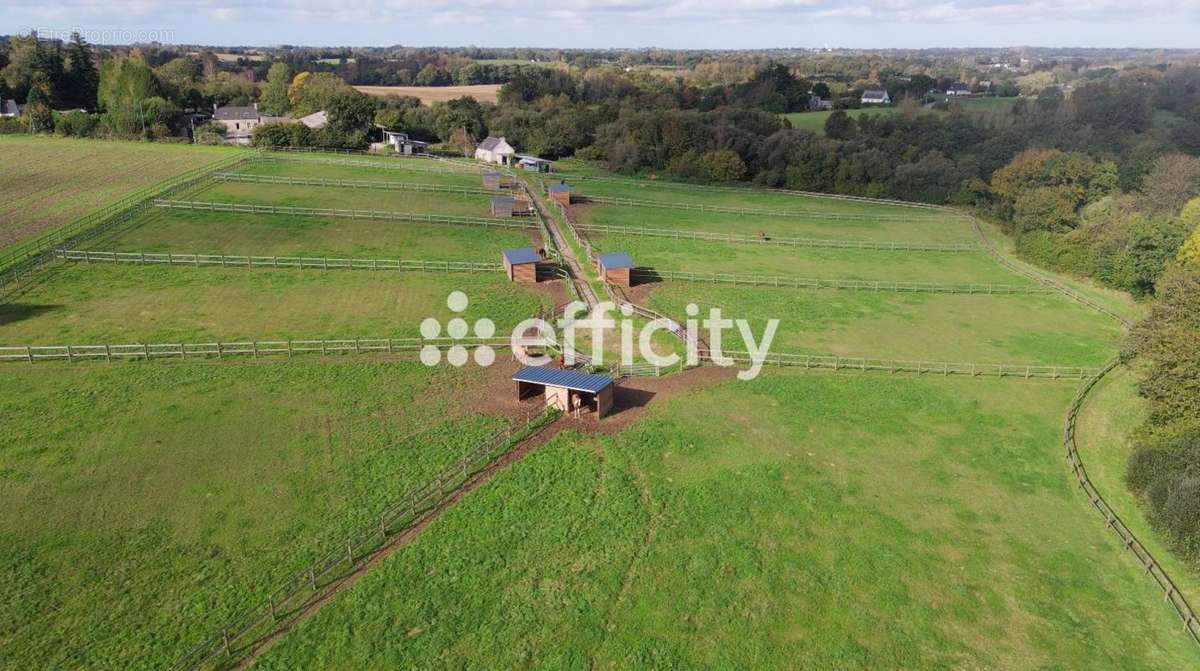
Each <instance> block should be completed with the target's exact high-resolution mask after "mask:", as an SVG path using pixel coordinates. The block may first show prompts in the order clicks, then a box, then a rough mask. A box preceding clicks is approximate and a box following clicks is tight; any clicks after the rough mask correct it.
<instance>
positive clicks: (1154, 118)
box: [0, 36, 1200, 562]
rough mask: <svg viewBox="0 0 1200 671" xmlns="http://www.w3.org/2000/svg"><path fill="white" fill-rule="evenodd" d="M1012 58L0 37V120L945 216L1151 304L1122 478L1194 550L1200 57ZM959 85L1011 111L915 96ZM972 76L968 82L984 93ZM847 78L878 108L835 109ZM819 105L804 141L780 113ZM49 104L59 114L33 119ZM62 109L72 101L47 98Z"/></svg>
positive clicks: (1199, 532) (70, 132) (845, 97)
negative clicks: (455, 95)
mask: <svg viewBox="0 0 1200 671" xmlns="http://www.w3.org/2000/svg"><path fill="white" fill-rule="evenodd" d="M1032 56H1033V57H1030V58H1026V53H1025V52H1023V51H1020V50H976V51H966V50H964V51H929V52H895V53H892V52H877V53H867V52H863V53H813V52H795V53H794V52H757V53H747V52H726V53H720V52H702V51H695V52H691V51H658V50H643V51H637V52H630V51H612V52H605V51H590V52H585V51H580V52H562V51H554V50H495V49H491V50H489V49H406V48H402V47H392V48H382V49H308V48H302V47H282V48H278V49H274V50H241V51H240V52H238V51H235V52H234V53H225V54H223V56H222V57H219V56H218V55H217V53H215V52H213V51H212V50H207V49H202V48H194V49H192V48H183V47H179V48H168V47H162V46H142V47H138V48H132V49H131V48H119V49H113V48H108V49H100V50H97V49H94V48H92V47H91V46H89V45H87V44H86V43H84V42H83V41H82V40H81V39H78V38H76V39H74V40H72V41H69V42H67V43H65V44H62V43H57V42H50V41H44V40H38V39H36V37H33V36H28V37H9V38H3V39H2V41H0V98H15V99H17V100H18V101H20V102H22V103H25V104H26V105H27V106H26V108H25V114H24V115H23V116H22V117H21V118H19V119H0V132H21V133H29V132H37V133H55V134H58V135H66V136H97V137H116V138H130V139H133V138H139V139H148V140H149V139H153V140H161V141H191V140H192V139H193V138H194V140H195V141H200V142H213V141H217V140H218V139H219V133H220V129H219V128H217V127H214V126H211V125H200V126H198V127H193V126H194V124H195V117H193V116H192V115H191V114H190V113H194V112H198V111H199V112H202V111H206V110H211V108H212V106H213V105H247V104H251V103H257V104H258V105H259V108H260V110H261V111H262V112H263V113H264V114H268V115H273V116H292V117H298V116H301V115H303V114H307V113H310V112H314V111H317V110H326V111H327V112H328V114H329V119H330V124H329V126H328V127H327V128H325V129H322V130H320V131H313V130H310V129H308V128H306V127H304V126H302V125H298V124H287V123H271V124H264V125H263V126H260V127H259V128H258V129H256V132H255V138H254V140H255V143H256V144H258V145H260V146H278V145H301V146H330V147H359V148H361V147H364V146H365V145H366V143H367V141H368V137H369V133H370V131H371V129H372V128H373V127H374V125H379V126H382V127H385V128H390V129H395V130H403V131H406V132H408V133H410V134H411V135H412V136H413V137H415V138H417V139H422V140H428V141H431V142H435V143H442V146H443V147H444V148H445V149H446V150H452V151H462V152H464V153H469V152H470V151H471V148H472V147H473V143H474V142H475V141H477V140H479V139H482V138H483V137H485V136H487V135H489V134H495V135H504V136H506V137H507V138H508V139H509V141H510V142H511V143H513V144H514V145H515V146H517V147H519V148H520V149H521V150H523V151H526V152H529V153H534V154H539V155H541V156H544V157H547V158H551V159H557V158H561V157H567V156H575V157H579V158H584V159H591V160H594V161H599V162H602V163H603V164H605V165H606V166H607V167H608V168H609V169H610V170H612V171H614V172H617V173H623V174H630V175H634V174H653V175H656V176H658V177H660V178H668V179H676V180H685V181H696V182H722V183H748V184H755V185H760V186H766V187H777V188H787V189H797V190H805V191H821V192H829V193H840V194H853V195H861V196H872V197H883V198H898V199H906V200H916V201H922V202H928V203H945V204H953V205H958V206H963V207H968V208H971V209H973V210H974V211H976V212H977V213H979V214H981V215H982V216H985V217H987V218H990V219H992V220H993V221H996V222H998V223H999V224H1000V225H1001V226H1002V227H1003V228H1004V229H1005V230H1006V231H1007V232H1008V233H1009V234H1010V235H1011V236H1012V237H1013V239H1014V240H1015V241H1016V244H1017V249H1018V251H1019V253H1020V254H1021V255H1022V256H1023V257H1025V258H1026V259H1029V260H1031V261H1033V262H1036V263H1038V264H1041V265H1043V266H1046V267H1049V268H1053V269H1055V270H1059V271H1064V272H1068V273H1072V274H1076V275H1080V276H1085V277H1090V278H1093V279H1095V280H1096V281H1098V282H1101V283H1103V284H1105V285H1107V286H1110V287H1114V288H1117V289H1121V290H1125V291H1129V292H1131V293H1133V294H1134V295H1136V296H1140V297H1144V298H1145V300H1152V301H1154V302H1153V305H1152V309H1151V316H1150V317H1149V318H1148V319H1146V320H1145V321H1144V322H1142V323H1141V324H1139V325H1138V326H1137V327H1136V329H1135V330H1134V332H1133V334H1132V335H1131V338H1130V341H1129V343H1128V346H1127V347H1126V351H1125V356H1126V357H1127V358H1128V359H1129V360H1131V361H1134V362H1135V364H1136V365H1137V366H1138V367H1139V369H1140V370H1143V371H1144V378H1143V382H1142V386H1141V392H1142V394H1143V395H1144V396H1145V397H1146V398H1148V399H1149V401H1150V404H1151V411H1150V415H1149V418H1148V419H1147V422H1146V425H1145V426H1144V427H1142V429H1141V430H1140V432H1139V446H1138V450H1137V452H1136V454H1135V456H1134V458H1133V460H1132V461H1131V464H1130V469H1129V484H1130V487H1131V488H1132V489H1133V490H1134V491H1135V492H1137V493H1138V494H1139V495H1140V496H1141V497H1142V498H1143V500H1144V501H1145V503H1146V505H1147V507H1148V510H1149V512H1150V515H1151V518H1152V519H1153V521H1154V522H1155V523H1156V525H1157V526H1158V527H1159V528H1160V529H1161V530H1162V531H1163V533H1164V534H1165V535H1166V536H1167V537H1168V538H1169V539H1170V540H1171V542H1172V543H1173V544H1174V545H1175V547H1176V548H1177V549H1178V550H1179V551H1180V552H1181V553H1183V554H1184V555H1186V556H1188V557H1189V558H1190V559H1192V560H1193V561H1198V562H1200V412H1197V408H1198V407H1200V158H1198V156H1200V60H1198V59H1197V57H1196V55H1195V54H1162V53H1155V52H1134V53H1129V52H1113V53H1107V52H1083V53H1075V52H1055V53H1049V54H1040V55H1032ZM955 81H962V82H966V83H968V84H969V85H970V86H971V87H972V88H973V90H976V91H979V92H981V93H983V94H986V95H997V96H1004V97H1006V98H1008V99H1009V100H1010V102H1008V103H1005V104H1004V105H1002V106H1001V107H1000V108H997V109H993V110H991V111H978V110H967V109H963V108H960V107H959V106H957V105H954V104H950V105H949V106H947V105H945V104H944V103H942V104H937V105H930V104H925V103H926V101H927V100H928V94H929V93H930V92H931V91H936V90H944V89H945V88H946V87H947V86H948V85H949V84H950V83H952V82H955ZM477 83H497V84H499V83H503V88H502V89H501V91H500V102H499V104H498V105H490V104H482V103H479V102H477V101H475V100H473V99H470V98H460V99H457V100H451V101H448V102H439V103H434V104H433V105H429V106H426V105H422V104H421V103H420V101H419V100H417V99H416V98H406V97H398V96H392V97H383V98H377V97H367V96H364V95H362V94H360V93H358V92H357V91H355V90H354V89H353V88H351V84H382V85H407V84H415V85H427V86H437V85H448V84H477ZM985 83H986V86H985ZM866 88H884V89H886V90H888V91H889V93H890V94H891V95H892V98H893V99H894V100H895V101H896V102H895V106H894V108H893V109H888V110H884V111H880V112H879V113H873V114H862V115H858V116H851V115H850V114H848V113H846V112H845V111H843V110H845V109H847V108H854V107H858V106H859V105H858V98H859V95H860V93H861V91H862V90H864V89H866ZM814 97H815V98H819V99H822V100H827V101H830V103H831V104H832V106H833V107H834V108H835V109H836V110H837V111H834V112H833V113H832V114H831V115H829V117H828V119H827V120H826V122H825V124H824V133H814V132H812V131H809V130H802V129H797V128H793V127H792V125H791V124H790V123H789V122H788V121H787V119H786V118H785V117H784V116H783V113H788V112H796V111H801V110H805V109H807V108H808V107H809V106H810V104H811V103H812V101H813V99H814ZM55 110H62V111H60V112H56V111H55ZM66 110H73V111H66Z"/></svg>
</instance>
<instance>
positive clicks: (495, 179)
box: [483, 170, 502, 189]
mask: <svg viewBox="0 0 1200 671" xmlns="http://www.w3.org/2000/svg"><path fill="white" fill-rule="evenodd" d="M501 183H502V178H501V176H500V173H498V172H494V171H490V170H489V171H488V172H485V173H483V186H484V188H488V189H499V188H500V185H501Z"/></svg>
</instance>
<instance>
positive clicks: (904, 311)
mask: <svg viewBox="0 0 1200 671" xmlns="http://www.w3.org/2000/svg"><path fill="white" fill-rule="evenodd" d="M689 302H695V303H696V304H697V305H699V307H700V310H701V311H700V314H701V316H707V315H708V310H709V308H711V307H719V308H721V310H722V312H723V316H725V317H729V318H733V319H747V320H749V322H750V324H751V326H752V328H753V332H754V333H756V334H760V333H762V332H763V329H764V327H765V325H766V320H767V319H779V320H780V326H779V330H778V332H777V335H776V336H775V345H774V348H775V351H784V352H786V351H800V352H808V353H812V354H838V355H842V356H863V357H871V358H888V359H915V360H925V361H951V362H974V363H984V362H993V363H1024V364H1039V363H1042V364H1059V365H1074V366H1081V365H1082V366H1099V365H1100V364H1102V363H1104V362H1105V361H1106V360H1107V359H1108V358H1109V357H1111V356H1112V355H1113V354H1115V353H1116V342H1117V340H1118V337H1119V335H1120V329H1119V328H1118V327H1117V326H1116V325H1115V324H1113V323H1112V322H1111V320H1107V319H1105V318H1103V317H1101V316H1099V315H1097V314H1095V313H1093V312H1091V311H1089V310H1087V309H1085V308H1083V307H1080V306H1077V305H1075V304H1073V303H1070V302H1067V301H1065V300H1064V299H1062V298H1059V297H1057V296H973V295H964V294H891V293H872V292H857V291H834V290H821V291H812V290H803V289H773V288H771V289H767V288H756V287H732V286H698V285H693V284H686V283H666V284H664V285H662V286H660V287H656V288H655V289H654V291H653V293H651V294H650V299H649V300H648V301H647V303H648V304H649V306H650V307H651V308H654V309H655V310H658V311H659V312H662V313H664V314H668V315H681V316H682V315H684V314H685V307H686V305H687V304H688V303H689ZM680 318H682V317H680ZM726 337H727V338H734V340H733V342H734V343H736V344H738V346H736V347H730V346H728V344H727V347H729V349H741V347H740V342H741V341H740V339H738V338H737V337H736V336H733V335H728V334H727V335H726Z"/></svg>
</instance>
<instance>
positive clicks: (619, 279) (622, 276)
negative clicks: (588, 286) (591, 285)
mask: <svg viewBox="0 0 1200 671" xmlns="http://www.w3.org/2000/svg"><path fill="white" fill-rule="evenodd" d="M596 269H597V270H598V271H599V272H600V279H601V280H603V281H604V282H606V283H608V284H615V285H617V286H619V287H631V286H633V283H632V282H631V278H630V273H631V272H632V271H633V269H634V265H633V259H631V258H629V255H628V254H626V253H625V252H609V253H607V254H601V255H600V258H599V259H597V261H596Z"/></svg>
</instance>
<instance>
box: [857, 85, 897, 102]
mask: <svg viewBox="0 0 1200 671" xmlns="http://www.w3.org/2000/svg"><path fill="white" fill-rule="evenodd" d="M891 102H892V97H891V96H889V95H888V92H887V91H880V90H876V89H870V90H868V91H863V94H862V104H864V105H887V104H889V103H891Z"/></svg>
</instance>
